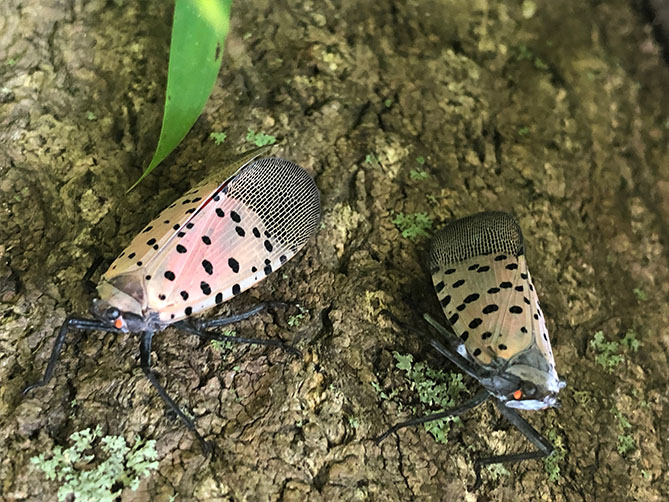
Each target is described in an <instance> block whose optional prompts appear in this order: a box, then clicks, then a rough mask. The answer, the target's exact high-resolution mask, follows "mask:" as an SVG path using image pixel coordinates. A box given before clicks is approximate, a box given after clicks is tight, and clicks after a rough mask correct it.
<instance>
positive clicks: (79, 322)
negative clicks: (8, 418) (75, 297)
mask: <svg viewBox="0 0 669 502" xmlns="http://www.w3.org/2000/svg"><path fill="white" fill-rule="evenodd" d="M71 329H86V330H97V331H111V332H113V331H118V330H117V329H116V328H113V327H111V326H108V325H107V324H105V323H103V322H101V321H96V320H94V319H83V318H81V317H68V318H67V319H65V322H64V323H63V325H62V326H61V327H60V330H59V331H58V336H57V337H56V341H55V342H54V344H53V349H52V350H51V357H49V363H48V364H47V366H46V371H45V372H44V376H43V377H42V379H41V380H40V381H39V382H36V383H34V384H32V385H29V386H28V387H26V388H25V389H23V395H26V394H27V393H28V392H30V391H31V390H33V389H35V388H36V387H42V386H43V385H46V384H47V383H48V382H49V380H51V377H52V376H53V370H54V368H55V367H56V363H57V362H58V357H59V356H60V352H61V351H62V350H63V344H64V343H65V337H66V336H67V333H68V332H69V331H70V330H71Z"/></svg>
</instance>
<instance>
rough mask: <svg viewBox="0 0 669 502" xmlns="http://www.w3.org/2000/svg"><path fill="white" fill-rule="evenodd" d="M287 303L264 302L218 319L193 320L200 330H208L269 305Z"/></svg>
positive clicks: (250, 315)
mask: <svg viewBox="0 0 669 502" xmlns="http://www.w3.org/2000/svg"><path fill="white" fill-rule="evenodd" d="M284 306H286V304H285V303H282V302H264V303H260V304H258V305H256V306H255V307H253V308H252V309H249V310H247V311H246V312H242V313H241V314H236V315H231V316H229V317H219V318H216V319H203V320H194V321H192V323H193V325H194V326H195V328H196V329H198V330H206V329H209V328H218V327H221V326H227V325H228V324H232V323H235V322H239V321H243V320H245V319H248V318H249V317H253V316H254V315H256V314H257V313H258V312H261V311H263V310H265V309H266V308H269V307H284Z"/></svg>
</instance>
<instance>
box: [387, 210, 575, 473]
mask: <svg viewBox="0 0 669 502" xmlns="http://www.w3.org/2000/svg"><path fill="white" fill-rule="evenodd" d="M429 265H430V272H431V274H432V281H433V283H434V288H435V291H436V293H437V297H438V298H439V303H440V304H441V307H442V309H443V311H444V313H445V314H446V317H447V319H448V323H449V325H450V326H451V328H452V331H453V333H451V332H450V331H448V330H447V329H445V328H443V327H442V326H441V325H440V324H439V323H438V322H437V321H435V320H434V319H433V318H432V317H430V316H429V315H427V314H426V315H425V318H426V319H427V321H428V322H429V323H430V324H431V325H432V326H434V327H435V328H436V329H437V330H438V331H440V332H441V333H442V334H444V335H446V337H447V339H448V346H444V345H442V344H441V343H440V342H439V341H437V340H432V341H431V344H432V346H433V347H434V348H435V349H437V350H438V351H439V352H440V353H441V354H443V355H444V356H445V357H447V358H448V359H450V360H451V361H452V362H454V363H455V364H456V365H457V366H459V367H460V369H462V370H463V371H464V372H466V373H467V374H469V375H470V376H473V377H474V378H476V379H477V380H478V381H479V382H480V383H481V384H482V385H483V387H484V388H485V390H484V391H482V392H481V393H479V394H478V395H477V396H475V397H474V398H473V399H471V400H470V401H468V402H467V403H465V404H464V405H463V406H461V407H459V408H457V409H454V410H447V411H445V412H441V413H437V414H434V415H429V416H427V417H423V418H420V419H416V420H411V421H409V422H404V423H402V424H398V425H396V426H395V427H393V428H392V429H391V430H390V431H388V433H386V434H384V435H383V436H382V437H381V438H380V439H383V438H384V437H386V436H387V435H388V434H389V433H391V432H394V431H395V430H397V429H399V428H401V427H404V426H407V425H414V424H417V423H424V422H427V421H431V420H437V419H439V418H443V417H445V416H453V415H459V414H461V413H464V412H465V411H466V410H468V409H471V408H473V407H474V406H477V405H478V404H481V403H482V402H484V401H485V400H486V399H488V398H493V399H494V401H495V402H496V404H497V405H498V408H499V409H500V411H501V412H502V414H503V415H504V416H505V417H506V418H507V419H509V420H510V421H511V422H512V423H513V424H514V425H515V426H516V427H518V428H519V429H520V430H521V432H523V433H524V434H525V435H526V436H527V437H528V439H529V440H530V441H532V443H533V444H535V445H536V446H537V448H538V449H539V450H538V451H534V452H527V453H519V454H513V455H503V456H497V457H492V458H487V459H481V460H478V461H477V464H476V471H477V485H478V483H479V482H480V477H479V476H478V474H479V468H480V466H482V465H486V464H492V463H500V462H517V461H521V460H527V459H532V458H539V457H543V456H546V455H549V454H550V453H551V452H552V451H553V446H552V445H551V444H550V442H548V440H546V439H545V438H543V437H542V436H541V435H540V434H539V433H538V432H537V431H536V430H534V428H532V426H531V425H530V424H529V423H528V422H526V421H525V420H524V419H523V418H522V417H521V416H520V415H519V414H518V413H517V412H515V411H514V409H521V410H540V409H544V408H548V407H557V406H559V403H558V400H557V394H558V392H559V391H560V389H561V388H563V387H564V385H565V383H564V382H563V381H561V380H560V379H559V378H558V375H557V372H556V371H555V361H554V359H553V352H552V350H551V345H550V341H549V339H548V331H547V329H546V322H545V320H544V316H543V312H542V311H541V307H540V306H539V299H538V298H537V293H536V290H535V289H534V284H533V283H532V278H531V276H530V272H529V270H528V269H527V262H526V261H525V254H524V248H523V236H522V233H521V231H520V226H519V225H518V221H517V220H516V218H515V217H513V216H512V215H510V214H507V213H502V212H485V213H480V214H476V215H473V216H469V217H466V218H462V219H459V220H456V221H453V222H452V223H450V224H448V225H447V226H446V227H445V228H444V229H443V230H442V231H441V232H439V233H438V234H437V235H436V236H435V238H434V240H433V242H432V246H431V249H430V258H429ZM454 334H455V335H456V336H454Z"/></svg>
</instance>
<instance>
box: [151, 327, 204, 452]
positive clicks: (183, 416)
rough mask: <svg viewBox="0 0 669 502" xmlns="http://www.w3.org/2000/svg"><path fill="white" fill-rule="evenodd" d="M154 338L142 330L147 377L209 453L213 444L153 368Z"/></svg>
mask: <svg viewBox="0 0 669 502" xmlns="http://www.w3.org/2000/svg"><path fill="white" fill-rule="evenodd" d="M152 338H153V331H143V332H142V338H141V340H140V343H139V354H140V364H141V367H142V371H144V374H145V375H146V378H148V379H149V382H151V385H153V387H154V388H155V389H156V390H157V391H158V394H160V397H162V398H163V401H165V402H166V403H167V405H168V406H169V408H170V409H171V410H172V411H174V413H176V414H177V416H178V417H179V418H180V419H181V421H182V422H183V423H184V424H186V427H187V428H188V430H190V431H191V432H192V433H193V434H195V437H196V438H197V440H198V441H199V442H200V445H201V446H202V452H203V453H204V454H205V455H209V453H210V452H211V446H210V445H209V443H207V442H206V441H205V440H204V438H203V437H202V436H201V435H200V433H199V432H198V431H197V429H196V428H195V423H193V420H191V419H190V418H189V417H188V416H186V414H185V413H184V412H183V411H181V409H180V408H179V405H177V403H175V402H174V400H172V398H171V397H170V396H169V395H168V394H167V391H166V390H165V388H164V387H163V386H162V385H160V382H158V379H157V378H156V374H155V373H154V372H153V371H152V370H151V339H152Z"/></svg>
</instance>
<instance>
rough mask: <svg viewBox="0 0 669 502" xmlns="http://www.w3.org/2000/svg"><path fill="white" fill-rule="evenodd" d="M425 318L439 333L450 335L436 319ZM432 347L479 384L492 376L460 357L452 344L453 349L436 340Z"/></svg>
mask: <svg viewBox="0 0 669 502" xmlns="http://www.w3.org/2000/svg"><path fill="white" fill-rule="evenodd" d="M423 317H425V320H426V321H427V322H429V323H430V325H431V326H432V327H433V328H434V329H436V330H437V331H438V332H439V333H441V334H449V331H448V330H447V329H446V328H444V327H443V326H442V325H441V324H439V323H438V322H437V321H436V320H434V318H432V317H431V316H430V315H429V314H424V316H423ZM430 345H432V347H433V348H434V349H435V350H436V351H437V352H439V353H440V354H441V355H442V356H444V357H445V358H446V359H448V360H449V361H451V362H452V363H453V364H455V365H456V366H457V367H458V368H460V370H461V371H462V372H464V373H466V374H467V375H469V376H470V377H472V378H475V379H476V380H478V381H479V382H481V381H482V380H483V379H485V378H487V377H489V376H490V372H489V371H488V370H486V369H484V368H481V367H477V366H475V365H474V364H472V363H471V362H470V361H469V360H468V359H466V358H465V357H463V356H462V355H460V353H459V352H458V350H457V346H454V345H453V344H450V345H451V347H445V346H444V345H442V344H441V343H440V342H439V341H438V340H435V339H434V338H432V339H431V340H430Z"/></svg>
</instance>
